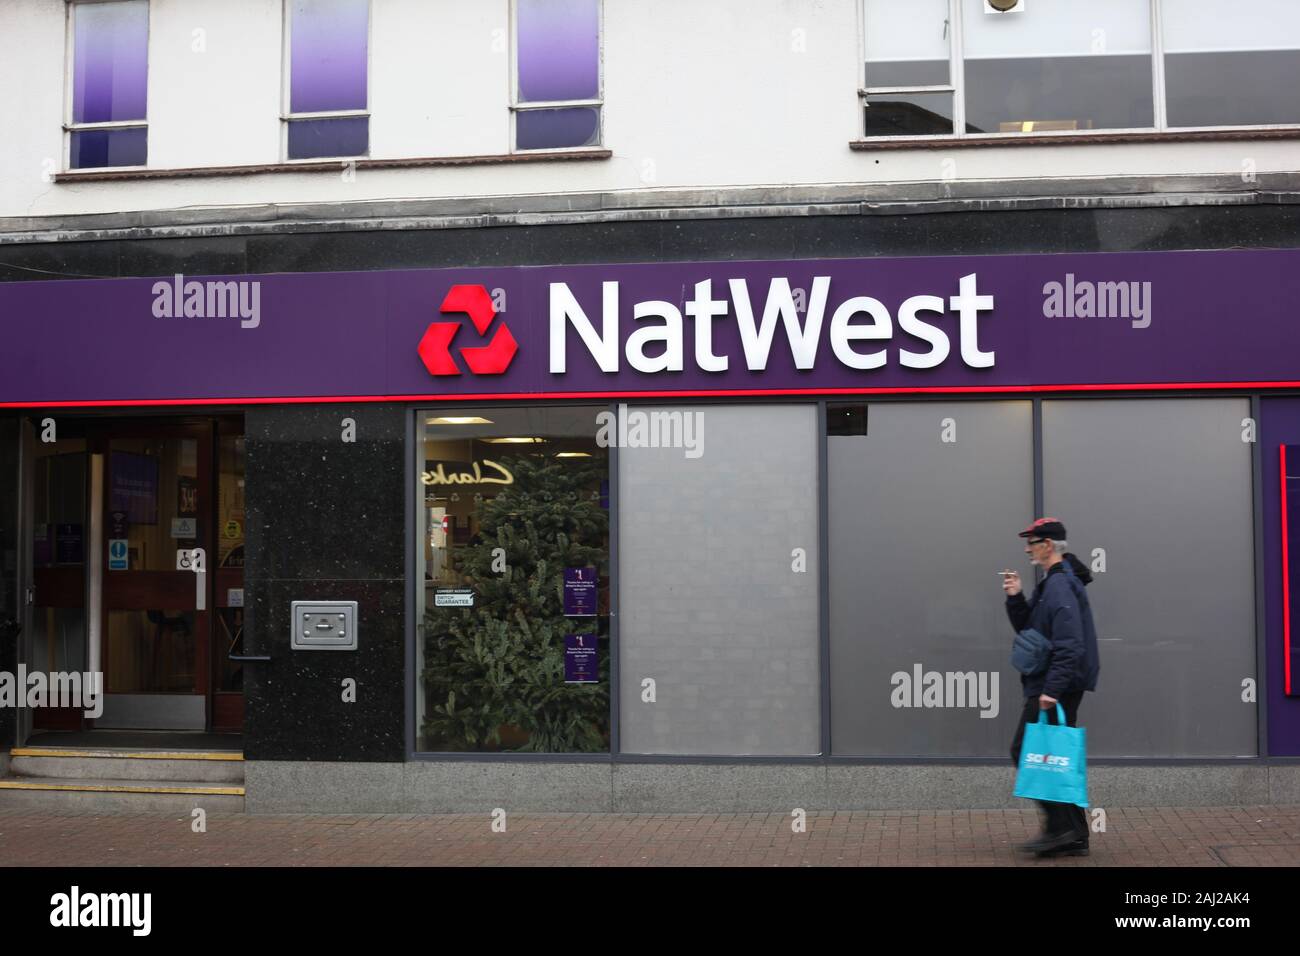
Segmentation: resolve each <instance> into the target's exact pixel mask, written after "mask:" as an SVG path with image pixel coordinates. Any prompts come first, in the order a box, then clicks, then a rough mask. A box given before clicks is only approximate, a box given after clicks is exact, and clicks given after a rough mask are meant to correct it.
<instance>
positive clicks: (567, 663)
mask: <svg viewBox="0 0 1300 956" xmlns="http://www.w3.org/2000/svg"><path fill="white" fill-rule="evenodd" d="M564 682H565V683H566V684H597V683H599V682H600V661H599V658H598V656H597V652H596V635H595V634H566V635H565V636H564Z"/></svg>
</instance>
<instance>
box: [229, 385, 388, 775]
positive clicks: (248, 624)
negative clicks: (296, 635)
mask: <svg viewBox="0 0 1300 956" xmlns="http://www.w3.org/2000/svg"><path fill="white" fill-rule="evenodd" d="M344 418H352V419H354V420H355V422H356V438H357V440H356V442H355V443H345V442H343V441H342V433H343V427H342V420H343V419H344ZM405 420H406V417H405V414H404V412H403V410H402V408H401V407H399V406H396V405H362V406H355V407H354V406H345V405H285V406H252V407H250V408H248V409H247V411H246V413H245V419H244V425H245V434H246V445H245V449H246V455H247V458H246V463H245V483H246V484H245V487H246V489H247V492H246V497H245V513H246V516H247V532H246V533H247V539H246V543H247V554H248V564H247V566H246V567H245V569H244V577H245V584H244V587H245V601H246V603H247V610H246V612H245V614H246V617H245V622H244V626H245V633H246V634H247V635H248V636H249V639H248V640H247V641H246V644H245V647H246V653H248V654H250V655H260V654H269V655H270V656H271V658H272V660H271V661H269V662H250V663H248V664H246V665H245V674H246V675H247V676H246V678H245V684H244V686H245V693H246V695H247V696H246V716H245V723H244V752H245V754H246V756H248V757H249V758H250V759H257V760H276V759H280V760H362V761H367V760H369V761H376V760H378V761H385V760H402V759H403V756H404V753H405V724H404V719H405V718H404V714H405V706H404V701H405V633H406V632H405V621H406V617H405V586H406V585H405V568H406V564H405V559H406V528H405V492H404V482H405V479H406V474H405V461H406V458H405V432H404V423H405ZM298 600H303V601H315V600H322V601H329V600H338V601H357V602H359V620H358V628H357V630H358V638H359V649H358V650H357V651H294V650H290V647H289V606H290V602H292V601H298ZM345 678H352V679H354V680H355V681H356V682H357V702H356V703H352V704H349V703H344V702H343V699H342V694H343V685H342V682H343V680H344V679H345Z"/></svg>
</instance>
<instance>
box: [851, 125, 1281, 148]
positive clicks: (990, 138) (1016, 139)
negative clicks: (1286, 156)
mask: <svg viewBox="0 0 1300 956" xmlns="http://www.w3.org/2000/svg"><path fill="white" fill-rule="evenodd" d="M1260 139H1300V126H1288V127H1282V128H1272V129H1249V128H1243V129H1203V130H1174V131H1165V132H1159V131H1156V130H1150V131H1142V132H1124V133H1107V132H1105V131H1097V132H1082V133H1002V134H998V135H974V136H908V137H897V138H885V137H880V138H872V139H854V140H849V149H853V150H858V151H863V152H869V151H873V150H881V149H973V148H977V147H984V146H1092V145H1101V144H1106V143H1197V142H1212V141H1215V140H1228V141H1240V140H1260Z"/></svg>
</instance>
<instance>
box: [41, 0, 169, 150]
mask: <svg viewBox="0 0 1300 956" xmlns="http://www.w3.org/2000/svg"><path fill="white" fill-rule="evenodd" d="M115 2H117V0H67V2H66V4H65V9H64V24H63V76H64V83H63V166H62V168H63V169H64V171H66V172H79V171H82V170H88V171H92V172H100V171H107V170H110V169H148V168H149V156H150V154H151V150H150V149H149V143H148V136H149V41H150V39H151V38H152V34H153V4H152V3H150V2H149V0H145V9H146V10H147V11H148V16H147V17H146V18H145V21H146V25H145V33H144V51H145V67H144V83H145V93H144V119H139V120H117V121H115V122H109V123H77V122H74V121H73V118H72V103H73V98H74V96H75V91H74V89H73V87H74V86H75V84H76V75H77V59H76V58H77V50H76V46H77V30H76V16H77V13H76V11H77V7H85V6H90V5H91V4H96V3H115ZM96 129H143V130H144V131H145V149H144V160H145V165H143V166H77V167H74V166H73V165H72V134H73V133H82V132H85V131H87V130H96Z"/></svg>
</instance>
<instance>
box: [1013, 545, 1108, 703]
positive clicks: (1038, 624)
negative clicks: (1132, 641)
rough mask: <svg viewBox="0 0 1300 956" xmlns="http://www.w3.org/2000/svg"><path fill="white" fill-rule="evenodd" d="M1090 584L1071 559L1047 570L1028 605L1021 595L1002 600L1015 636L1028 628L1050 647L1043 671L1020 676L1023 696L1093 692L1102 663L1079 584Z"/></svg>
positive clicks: (1089, 576)
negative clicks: (1034, 631)
mask: <svg viewBox="0 0 1300 956" xmlns="http://www.w3.org/2000/svg"><path fill="white" fill-rule="evenodd" d="M1091 580H1092V574H1091V572H1089V571H1088V569H1087V567H1086V566H1085V565H1084V564H1083V563H1082V562H1080V561H1079V559H1078V558H1076V557H1075V556H1074V555H1072V554H1067V555H1065V556H1064V558H1063V560H1061V561H1060V562H1058V563H1057V564H1054V565H1052V568H1051V570H1050V571H1048V572H1047V574H1046V575H1044V576H1043V580H1041V581H1039V582H1038V587H1036V588H1034V595H1033V597H1032V598H1030V599H1029V600H1028V601H1026V600H1025V595H1024V592H1021V593H1020V594H1011V595H1008V596H1007V617H1009V618H1010V619H1011V626H1012V627H1013V628H1015V629H1016V633H1019V632H1020V631H1023V630H1024V629H1025V628H1027V627H1032V628H1033V629H1034V630H1036V631H1038V632H1039V633H1040V634H1042V635H1043V636H1044V637H1046V638H1047V639H1048V640H1049V641H1051V642H1052V655H1051V658H1050V659H1049V661H1048V665H1047V670H1046V671H1043V672H1042V673H1039V674H1034V675H1033V676H1029V675H1027V674H1021V675H1020V683H1021V685H1022V686H1023V687H1024V692H1025V696H1026V697H1037V696H1038V695H1039V694H1046V695H1047V696H1048V697H1055V698H1056V699H1057V700H1060V699H1061V696H1062V695H1063V694H1068V693H1070V692H1071V691H1078V690H1096V689H1097V674H1098V673H1099V672H1100V671H1101V659H1100V657H1099V656H1098V654H1097V629H1096V628H1095V627H1094V626H1093V623H1092V608H1091V607H1090V606H1089V604H1088V595H1087V594H1086V593H1085V592H1084V585H1086V584H1087V583H1088V582H1089V581H1091Z"/></svg>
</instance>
